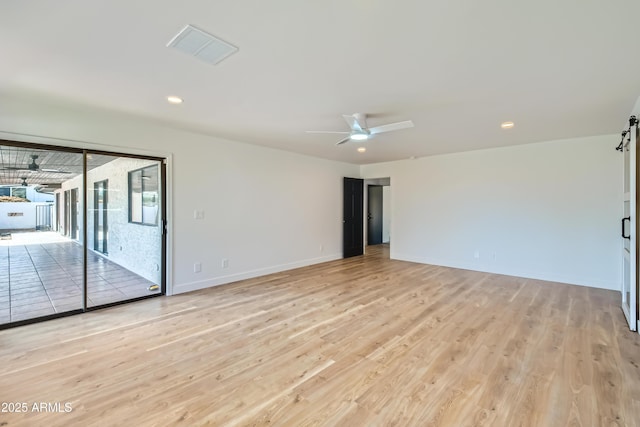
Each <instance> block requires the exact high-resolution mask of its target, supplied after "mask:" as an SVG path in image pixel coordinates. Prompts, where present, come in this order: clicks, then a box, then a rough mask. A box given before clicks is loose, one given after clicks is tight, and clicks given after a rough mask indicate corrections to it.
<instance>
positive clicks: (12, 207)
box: [0, 202, 49, 230]
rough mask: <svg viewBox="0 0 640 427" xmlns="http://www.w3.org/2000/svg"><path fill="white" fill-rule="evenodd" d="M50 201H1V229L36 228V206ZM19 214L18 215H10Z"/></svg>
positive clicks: (45, 204)
mask: <svg viewBox="0 0 640 427" xmlns="http://www.w3.org/2000/svg"><path fill="white" fill-rule="evenodd" d="M39 205H44V206H47V205H49V203H29V202H16V203H14V202H7V203H0V230H33V229H35V228H36V206H39ZM10 214H18V215H10Z"/></svg>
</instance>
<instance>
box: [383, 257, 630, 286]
mask: <svg viewBox="0 0 640 427" xmlns="http://www.w3.org/2000/svg"><path fill="white" fill-rule="evenodd" d="M392 258H393V259H396V260H400V261H409V262H417V263H419V264H430V265H439V266H442V267H450V268H460V269H463V270H472V271H480V272H483V273H492V274H503V275H505V276H514V277H522V278H525V279H535V280H544V281H547V282H557V283H566V284H569V285H578V286H587V287H590V288H598V289H608V290H612V291H619V290H620V285H619V284H616V283H611V282H609V281H606V280H601V279H596V278H593V277H578V276H571V277H568V276H565V275H561V274H555V273H550V272H545V271H524V270H519V269H511V268H503V267H492V266H487V265H483V264H479V263H470V262H460V261H452V260H444V259H432V258H428V257H416V256H411V255H405V254H398V253H394V254H392Z"/></svg>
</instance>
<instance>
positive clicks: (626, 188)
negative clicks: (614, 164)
mask: <svg viewBox="0 0 640 427" xmlns="http://www.w3.org/2000/svg"><path fill="white" fill-rule="evenodd" d="M625 143H626V139H625ZM622 152H623V153H624V192H625V193H628V192H629V188H630V187H629V185H630V183H631V179H630V178H629V173H630V168H631V166H630V164H631V155H630V154H629V148H627V147H625V148H624V149H623V150H622Z"/></svg>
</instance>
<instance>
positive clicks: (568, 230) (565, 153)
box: [362, 135, 622, 289]
mask: <svg viewBox="0 0 640 427" xmlns="http://www.w3.org/2000/svg"><path fill="white" fill-rule="evenodd" d="M618 140H619V136H617V137H616V136H614V135H610V136H596V137H590V138H579V139H568V140H561V141H551V142H545V143H538V144H530V145H524V146H516V147H508V148H498V149H489V150H482V151H474V152H467V153H459V154H451V155H441V156H433V157H426V158H420V159H415V160H404V161H398V162H390V163H381V164H376V165H366V166H363V167H362V174H363V177H364V178H368V177H379V176H390V177H391V182H392V187H393V197H392V206H391V210H392V214H391V216H392V219H391V221H392V223H391V235H392V238H393V242H392V244H391V257H392V258H395V259H402V260H408V261H416V262H422V263H429V264H437V265H445V266H451V267H458V268H466V269H473V270H480V271H489V272H495V273H502V274H509V275H514V276H523V277H532V278H538V279H543V280H552V281H559V282H566V283H573V284H579V285H587V286H594V287H602V288H609V289H619V287H620V259H621V258H620V256H621V253H620V241H619V234H620V218H621V200H622V191H621V182H622V175H621V157H620V154H619V153H618V152H616V151H615V150H614V148H615V145H616V143H617V142H618ZM476 255H477V258H476Z"/></svg>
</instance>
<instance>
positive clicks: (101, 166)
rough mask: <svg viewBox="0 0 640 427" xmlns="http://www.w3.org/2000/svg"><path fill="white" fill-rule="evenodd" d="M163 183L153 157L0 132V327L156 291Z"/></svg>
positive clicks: (160, 281) (160, 286)
mask: <svg viewBox="0 0 640 427" xmlns="http://www.w3.org/2000/svg"><path fill="white" fill-rule="evenodd" d="M164 182H165V180H164V167H163V163H162V160H161V159H158V158H144V157H139V156H128V155H124V154H122V155H120V154H113V153H105V152H92V151H87V150H80V149H74V148H65V147H48V146H42V145H34V144H25V143H18V142H13V141H0V328H3V327H7V326H14V325H19V324H23V323H28V322H32V321H36V320H41V319H42V320H43V319H47V318H50V317H56V316H60V315H66V314H69V313H72V312H77V313H81V312H83V311H87V310H92V309H95V308H99V307H102V306H106V305H112V304H116V303H122V302H126V301H132V300H136V299H141V298H146V297H149V296H155V295H161V294H163V293H164V287H165V286H164V280H165V278H164V271H165V268H164V263H165V262H164V260H165V257H164V250H165V243H164V239H165V235H164V223H165V222H164V212H165V210H164V194H165V192H164ZM44 213H50V215H49V216H46V215H44ZM52 217H55V218H52ZM38 218H39V219H38ZM44 219H48V221H49V222H48V223H47V224H48V225H47V224H44V222H43V221H44ZM49 223H50V224H49ZM45 225H46V226H45Z"/></svg>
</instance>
